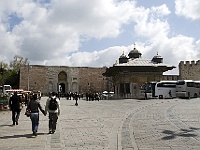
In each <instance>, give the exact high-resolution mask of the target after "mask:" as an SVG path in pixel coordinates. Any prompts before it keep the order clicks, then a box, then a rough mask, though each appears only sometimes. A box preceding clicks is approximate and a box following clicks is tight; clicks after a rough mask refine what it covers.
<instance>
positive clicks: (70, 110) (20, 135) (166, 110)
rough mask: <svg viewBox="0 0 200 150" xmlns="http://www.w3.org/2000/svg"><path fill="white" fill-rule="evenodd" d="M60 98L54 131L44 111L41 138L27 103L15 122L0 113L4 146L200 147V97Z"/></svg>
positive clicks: (86, 149) (63, 149)
mask: <svg viewBox="0 0 200 150" xmlns="http://www.w3.org/2000/svg"><path fill="white" fill-rule="evenodd" d="M46 99H47V97H42V99H41V104H42V105H44V104H45V102H46ZM60 101H61V115H60V117H59V120H58V127H57V130H56V132H55V133H54V134H48V116H43V115H42V114H41V113H40V124H39V131H38V136H37V137H34V136H32V132H31V121H30V119H29V118H28V117H26V116H25V115H24V111H25V107H24V108H23V109H22V112H21V115H20V120H19V125H17V126H12V125H11V124H12V121H11V112H10V111H0V150H104V149H105V150H154V149H155V150H200V119H199V118H200V98H196V99H190V100H185V99H165V100H159V99H152V100H135V99H125V100H100V101H85V100H80V101H79V106H75V105H74V104H75V101H73V100H66V99H64V98H61V100H60Z"/></svg>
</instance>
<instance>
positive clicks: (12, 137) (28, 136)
mask: <svg viewBox="0 0 200 150" xmlns="http://www.w3.org/2000/svg"><path fill="white" fill-rule="evenodd" d="M37 135H38V136H39V135H48V133H38V134H37ZM22 137H25V138H35V136H34V135H33V134H22V135H8V136H0V139H15V138H22Z"/></svg>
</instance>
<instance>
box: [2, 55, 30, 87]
mask: <svg viewBox="0 0 200 150" xmlns="http://www.w3.org/2000/svg"><path fill="white" fill-rule="evenodd" d="M27 64H28V58H23V57H21V56H19V55H15V56H14V59H13V61H11V62H10V64H6V63H4V62H0V85H4V84H7V85H11V86H12V88H14V89H18V88H19V74H20V66H25V65H27Z"/></svg>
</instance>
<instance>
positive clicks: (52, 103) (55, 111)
mask: <svg viewBox="0 0 200 150" xmlns="http://www.w3.org/2000/svg"><path fill="white" fill-rule="evenodd" d="M47 112H48V113H49V134H53V133H54V132H55V131H56V125H57V120H58V116H59V115H60V101H59V99H58V98H56V93H55V92H52V93H51V96H50V97H49V98H48V99H47V101H46V106H45V113H47Z"/></svg>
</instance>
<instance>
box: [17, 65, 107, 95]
mask: <svg viewBox="0 0 200 150" xmlns="http://www.w3.org/2000/svg"><path fill="white" fill-rule="evenodd" d="M105 70H106V68H105V67H102V68H92V67H68V66H42V65H30V66H29V65H27V66H21V67H20V87H19V88H21V89H24V90H29V91H41V92H42V93H49V92H53V91H55V92H61V93H68V92H78V93H86V92H92V93H96V92H98V93H102V92H103V91H104V90H105V89H106V88H108V87H107V86H108V79H107V77H104V76H103V75H102V74H103V73H104V72H105Z"/></svg>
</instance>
